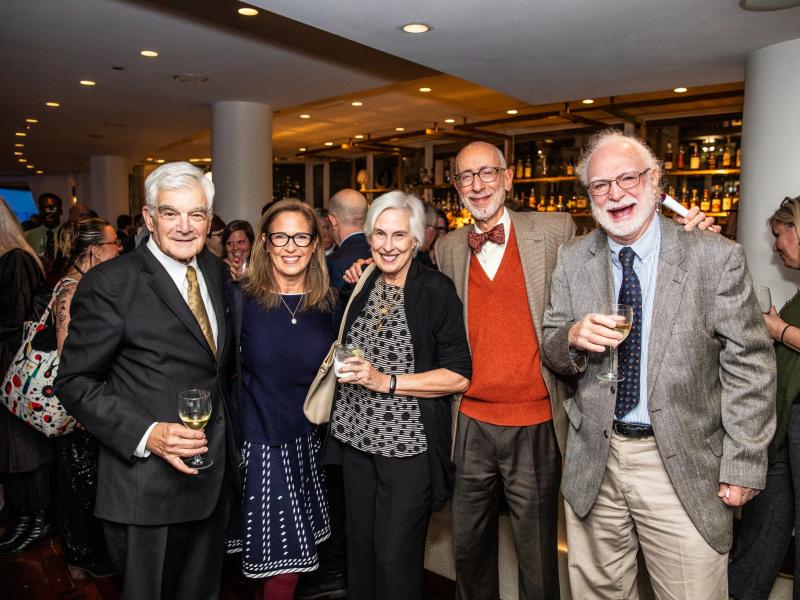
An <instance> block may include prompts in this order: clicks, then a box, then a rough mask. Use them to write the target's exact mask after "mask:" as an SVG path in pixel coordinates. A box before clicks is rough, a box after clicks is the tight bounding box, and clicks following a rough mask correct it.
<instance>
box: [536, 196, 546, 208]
mask: <svg viewBox="0 0 800 600" xmlns="http://www.w3.org/2000/svg"><path fill="white" fill-rule="evenodd" d="M536 210H537V211H538V212H546V211H547V197H546V196H545V195H544V193H542V196H541V198H539V204H538V205H537V206H536Z"/></svg>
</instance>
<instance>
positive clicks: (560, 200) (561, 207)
mask: <svg viewBox="0 0 800 600" xmlns="http://www.w3.org/2000/svg"><path fill="white" fill-rule="evenodd" d="M556 210H557V211H558V212H564V211H565V210H567V207H566V205H565V204H564V196H562V195H561V194H559V195H558V203H557V204H556Z"/></svg>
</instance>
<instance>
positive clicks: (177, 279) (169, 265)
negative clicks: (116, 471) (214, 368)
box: [133, 236, 218, 458]
mask: <svg viewBox="0 0 800 600" xmlns="http://www.w3.org/2000/svg"><path fill="white" fill-rule="evenodd" d="M147 249H148V250H150V252H152V253H153V256H155V257H156V260H157V261H158V262H159V263H161V266H162V267H164V269H165V270H166V271H167V274H168V275H169V276H170V279H172V281H173V282H174V283H175V287H177V288H178V291H179V292H180V293H181V296H182V297H183V299H184V300H185V301H186V304H187V305H188V304H189V282H188V281H187V279H186V271H187V267H189V266H191V267H194V270H195V272H196V273H197V283H198V285H199V286H200V297H201V298H202V299H203V304H205V305H206V313H207V314H208V320H209V321H210V322H211V333H212V335H213V336H214V345H215V346H216V344H217V340H218V338H217V333H218V332H217V329H218V327H217V313H215V312H214V305H213V304H212V303H211V297H210V296H209V295H208V286H206V280H205V278H204V277H203V272H202V271H201V270H200V268H199V267H198V266H197V257H196V256H195V257H193V258H192V260H191V262H190V263H189V264H188V265H186V264H184V263H182V262H179V261H177V260H175V259H174V258H172V257H171V256H167V255H166V254H164V252H162V250H161V248H159V247H158V245H157V244H156V243H155V242H154V241H153V236H150V237H149V238H148V239H147ZM155 426H156V423H153V424H152V425H150V427H148V428H147V431H145V432H144V436H142V439H141V441H140V442H139V445H138V446H136V451H135V452H134V453H133V454H134V456H137V457H139V458H147V457H148V456H150V451H149V450H148V449H147V438H149V437H150V433H151V432H152V431H153V427H155Z"/></svg>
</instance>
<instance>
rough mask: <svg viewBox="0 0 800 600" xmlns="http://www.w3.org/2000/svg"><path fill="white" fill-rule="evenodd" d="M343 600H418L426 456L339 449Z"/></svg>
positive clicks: (426, 514)
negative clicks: (343, 540) (343, 514)
mask: <svg viewBox="0 0 800 600" xmlns="http://www.w3.org/2000/svg"><path fill="white" fill-rule="evenodd" d="M342 468H343V474H344V489H345V506H346V513H347V598H348V600H375V599H377V598H380V600H417V599H419V600H422V598H423V597H424V594H423V570H424V564H425V536H426V535H427V533H428V522H429V520H430V516H431V510H430V496H431V486H430V470H429V467H428V456H427V454H426V453H422V454H419V455H416V456H412V457H408V458H389V457H385V456H378V455H375V454H368V453H366V452H361V451H359V450H355V449H354V448H352V447H351V446H348V445H346V444H342Z"/></svg>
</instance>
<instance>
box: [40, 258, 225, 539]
mask: <svg viewBox="0 0 800 600" xmlns="http://www.w3.org/2000/svg"><path fill="white" fill-rule="evenodd" d="M198 266H199V267H200V270H201V271H202V273H203V277H204V278H205V281H206V285H207V287H208V292H209V295H210V297H211V301H212V304H213V306H214V312H215V313H216V318H217V326H218V335H217V338H218V339H217V348H218V353H217V356H214V354H213V353H212V351H211V348H210V346H209V345H208V342H206V340H205V338H204V337H203V333H202V331H201V330H200V326H199V325H198V323H197V320H196V319H195V318H194V315H193V314H192V313H191V311H190V310H189V306H188V305H187V303H186V301H185V300H184V299H183V298H182V296H181V294H180V291H179V290H178V288H177V286H176V285H175V283H174V282H173V281H172V279H170V277H169V275H168V274H167V272H166V270H165V269H164V268H163V267H162V266H161V264H160V263H159V262H158V260H157V259H156V258H155V257H154V256H153V255H152V253H151V252H150V250H148V249H147V246H146V245H141V246H139V247H138V248H137V249H136V250H135V251H134V252H130V253H128V254H125V255H123V256H120V257H119V258H116V259H114V260H113V261H108V262H105V263H103V264H101V265H98V266H97V267H95V268H93V269H92V270H91V271H89V272H87V273H86V275H85V276H84V277H83V279H82V280H81V282H80V284H79V285H78V289H77V291H76V293H75V297H74V299H73V301H72V306H71V310H70V312H71V322H70V326H69V336H68V338H67V341H66V343H65V345H64V351H63V353H62V356H61V364H60V366H59V372H58V376H57V378H56V382H55V386H56V390H57V394H58V397H59V399H60V400H61V402H62V403H63V404H64V406H65V408H66V409H67V410H68V411H69V412H71V413H72V414H74V415H75V416H76V418H77V419H78V421H80V422H81V423H82V424H83V425H84V426H85V427H86V429H87V430H88V431H89V432H90V433H91V434H92V435H94V436H96V437H97V438H98V439H99V440H100V442H101V447H100V457H99V474H98V488H97V504H96V511H95V512H96V515H97V516H98V517H100V518H103V519H107V520H109V521H114V522H117V523H124V524H131V525H168V524H171V523H181V522H186V521H195V520H199V519H203V518H206V517H208V516H209V515H210V514H211V512H212V510H213V509H214V507H215V506H216V504H217V500H218V498H219V495H220V491H221V489H222V485H223V482H224V480H225V473H226V464H225V463H226V455H228V456H229V457H230V458H233V456H234V455H231V454H230V450H229V449H227V451H226V443H227V442H228V441H230V440H232V438H233V436H232V435H231V434H230V432H228V431H226V429H228V428H229V426H230V425H229V423H230V419H228V417H227V414H226V407H225V401H226V394H227V390H226V389H225V381H226V377H225V375H226V374H225V369H224V365H225V364H226V355H227V353H228V346H229V339H230V334H229V332H228V325H227V316H226V309H225V301H224V296H223V291H222V283H223V279H224V268H223V265H222V262H221V261H219V260H218V259H217V258H216V257H214V256H212V255H211V254H210V253H208V252H203V253H201V254H200V255H199V256H198ZM190 388H202V389H207V390H209V391H211V398H212V402H213V413H212V417H211V420H210V421H209V423H208V425H207V426H206V429H205V432H206V436H207V438H208V447H209V450H208V456H209V457H210V458H212V459H213V460H214V465H213V466H211V467H210V468H208V469H205V470H202V471H200V473H199V474H198V475H194V476H192V475H184V474H182V473H180V472H178V471H176V470H175V469H174V468H173V467H172V466H171V465H169V464H168V463H166V462H165V461H164V460H162V459H161V458H159V457H157V456H154V455H151V456H149V457H148V458H136V457H135V456H134V451H135V450H136V447H137V445H138V444H139V442H140V440H141V438H142V437H143V435H144V434H145V431H146V430H147V428H148V427H149V426H150V425H151V424H152V423H153V422H154V421H167V422H180V419H179V418H178V393H179V392H180V391H182V390H185V389H190ZM229 472H230V470H229Z"/></svg>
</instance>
